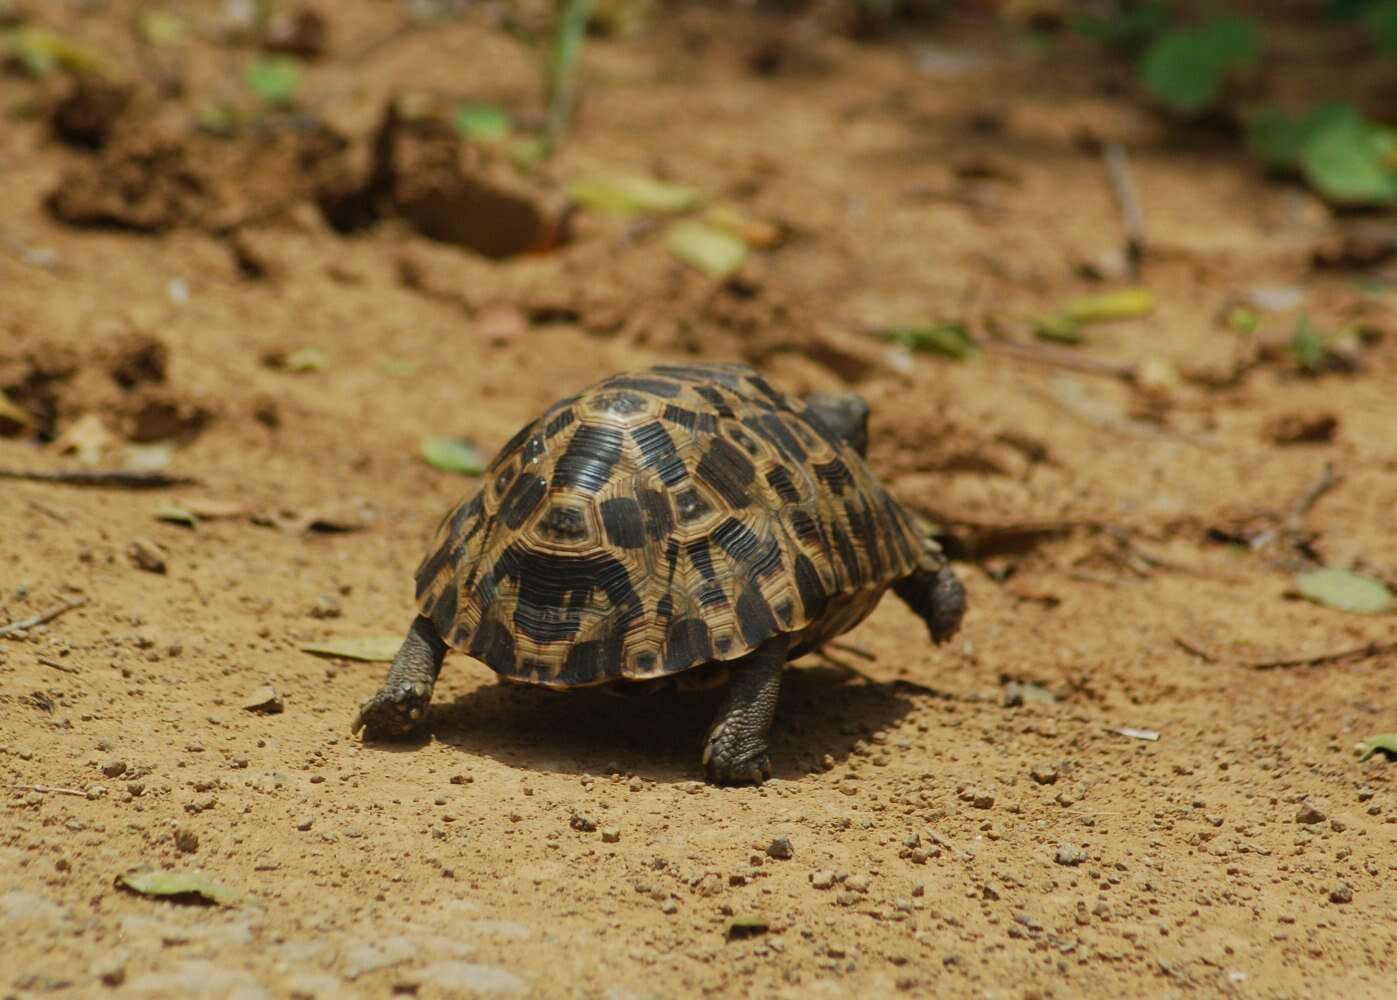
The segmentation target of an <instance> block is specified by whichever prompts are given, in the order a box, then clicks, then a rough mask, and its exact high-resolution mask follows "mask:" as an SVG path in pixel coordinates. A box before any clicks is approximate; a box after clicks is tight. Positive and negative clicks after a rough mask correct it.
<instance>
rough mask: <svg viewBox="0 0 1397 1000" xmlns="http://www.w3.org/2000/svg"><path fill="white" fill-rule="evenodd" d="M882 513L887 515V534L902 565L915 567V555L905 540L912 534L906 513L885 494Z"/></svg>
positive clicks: (916, 560)
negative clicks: (900, 558)
mask: <svg viewBox="0 0 1397 1000" xmlns="http://www.w3.org/2000/svg"><path fill="white" fill-rule="evenodd" d="M883 512H884V513H885V514H886V515H887V519H888V526H887V528H888V534H889V535H890V536H891V537H892V540H893V544H894V545H896V546H897V552H898V555H899V556H901V557H902V565H903V566H915V565H916V564H917V562H918V559H917V553H916V552H914V551H913V549H912V546H911V544H910V543H909V542H908V540H907V535H908V533H913V528H912V525H911V524H910V523H909V521H908V518H907V513H906V512H905V511H904V510H903V509H902V507H901V506H900V505H899V504H898V502H897V501H896V500H894V499H893V498H892V497H891V496H889V495H888V494H887V493H884V494H883Z"/></svg>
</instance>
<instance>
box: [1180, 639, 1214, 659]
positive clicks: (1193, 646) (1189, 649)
mask: <svg viewBox="0 0 1397 1000" xmlns="http://www.w3.org/2000/svg"><path fill="white" fill-rule="evenodd" d="M1174 645H1176V646H1178V647H1179V648H1180V649H1182V650H1183V651H1184V652H1185V653H1191V654H1192V655H1194V656H1196V657H1198V658H1199V659H1200V660H1202V661H1203V662H1204V663H1216V662H1217V661H1218V658H1217V657H1216V656H1214V655H1213V654H1212V653H1210V652H1208V650H1206V649H1204V648H1203V647H1202V646H1200V645H1199V644H1198V643H1196V642H1194V641H1193V640H1192V639H1189V638H1187V637H1185V636H1182V635H1176V636H1174Z"/></svg>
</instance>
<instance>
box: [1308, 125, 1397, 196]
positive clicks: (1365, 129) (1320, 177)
mask: <svg viewBox="0 0 1397 1000" xmlns="http://www.w3.org/2000/svg"><path fill="white" fill-rule="evenodd" d="M1395 156H1397V131H1394V130H1392V129H1390V128H1385V127H1383V126H1379V125H1373V124H1371V123H1369V122H1365V121H1361V120H1352V119H1344V120H1340V121H1336V122H1333V123H1331V124H1329V125H1328V126H1326V127H1325V128H1323V129H1321V130H1320V131H1319V132H1318V133H1317V134H1315V135H1314V136H1313V137H1312V138H1311V139H1310V140H1309V141H1308V142H1306V143H1305V148H1304V149H1303V150H1302V151H1301V154H1300V169H1301V171H1302V172H1303V173H1304V175H1305V179H1306V180H1308V181H1309V182H1310V184H1311V185H1312V186H1313V187H1314V189H1315V190H1316V191H1318V192H1319V193H1320V194H1321V195H1323V196H1324V197H1325V198H1327V199H1329V200H1330V201H1333V202H1337V203H1339V204H1345V205H1383V204H1391V203H1392V202H1397V159H1394V157H1395Z"/></svg>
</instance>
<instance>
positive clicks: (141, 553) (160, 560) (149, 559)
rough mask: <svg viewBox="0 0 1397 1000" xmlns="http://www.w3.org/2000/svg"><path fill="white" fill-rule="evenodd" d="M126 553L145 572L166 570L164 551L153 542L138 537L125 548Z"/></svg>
mask: <svg viewBox="0 0 1397 1000" xmlns="http://www.w3.org/2000/svg"><path fill="white" fill-rule="evenodd" d="M126 555H127V556H128V557H129V558H130V560H131V564H132V565H133V566H135V567H136V568H137V569H143V570H145V571H146V572H147V573H160V574H164V573H165V572H166V569H167V567H166V565H165V553H164V552H162V551H161V550H160V547H159V546H157V545H156V544H155V543H154V542H147V541H144V540H142V539H139V538H138V539H136V540H135V541H134V542H132V543H131V544H130V546H129V547H128V548H127V549H126Z"/></svg>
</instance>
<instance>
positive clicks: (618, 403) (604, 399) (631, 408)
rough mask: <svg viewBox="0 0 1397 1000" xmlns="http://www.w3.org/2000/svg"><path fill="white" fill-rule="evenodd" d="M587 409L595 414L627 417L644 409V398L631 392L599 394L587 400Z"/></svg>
mask: <svg viewBox="0 0 1397 1000" xmlns="http://www.w3.org/2000/svg"><path fill="white" fill-rule="evenodd" d="M610 384H613V385H614V384H615V383H614V382H613V383H610ZM587 408H588V409H589V410H592V411H594V412H596V413H614V414H616V415H617V416H618V417H627V416H630V415H631V414H632V413H640V412H641V411H642V410H644V409H645V397H644V396H638V395H636V394H635V393H633V392H600V393H597V394H596V395H595V396H593V397H592V398H591V399H590V400H588V402H587Z"/></svg>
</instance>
